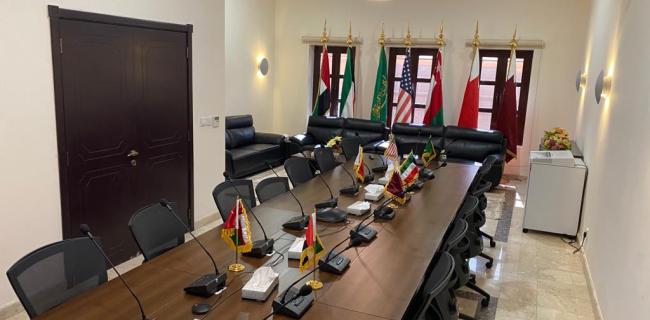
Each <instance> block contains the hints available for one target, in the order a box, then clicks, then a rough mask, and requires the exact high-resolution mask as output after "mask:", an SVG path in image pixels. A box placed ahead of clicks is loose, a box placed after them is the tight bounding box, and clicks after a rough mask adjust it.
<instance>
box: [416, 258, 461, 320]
mask: <svg viewBox="0 0 650 320" xmlns="http://www.w3.org/2000/svg"><path fill="white" fill-rule="evenodd" d="M454 269H455V262H454V258H453V257H452V256H451V255H450V254H449V253H447V252H442V253H441V254H440V256H439V257H438V259H437V261H436V262H435V263H434V265H433V267H432V268H431V272H430V273H429V275H428V277H427V279H426V280H425V283H424V285H423V289H422V292H423V293H422V297H421V303H420V304H419V307H418V310H417V311H416V314H415V316H414V317H413V319H417V320H420V319H427V320H428V319H435V320H452V319H456V314H457V307H456V306H455V302H456V298H455V296H454V293H453V291H451V290H449V286H450V282H451V281H452V280H453V277H454Z"/></svg>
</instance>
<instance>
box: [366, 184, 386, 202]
mask: <svg viewBox="0 0 650 320" xmlns="http://www.w3.org/2000/svg"><path fill="white" fill-rule="evenodd" d="M365 189H366V193H365V194H364V199H366V200H370V201H378V200H380V199H381V198H383V197H384V186H382V185H379V184H369V185H367V186H366V187H365Z"/></svg>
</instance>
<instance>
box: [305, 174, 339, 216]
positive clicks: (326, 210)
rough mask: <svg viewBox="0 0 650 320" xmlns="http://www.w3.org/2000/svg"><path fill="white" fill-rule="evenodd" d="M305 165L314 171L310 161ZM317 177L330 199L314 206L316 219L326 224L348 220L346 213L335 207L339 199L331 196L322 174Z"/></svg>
mask: <svg viewBox="0 0 650 320" xmlns="http://www.w3.org/2000/svg"><path fill="white" fill-rule="evenodd" d="M307 163H309V166H310V167H311V168H312V170H316V167H314V165H313V164H312V163H311V161H307ZM317 176H318V178H319V179H320V181H321V182H322V183H323V184H324V185H325V186H326V187H327V190H328V191H329V192H330V199H329V200H326V201H323V202H320V203H316V204H315V205H314V207H316V219H317V220H318V221H321V222H327V223H340V222H345V221H346V220H347V218H348V214H347V212H345V211H343V210H341V209H339V208H337V207H336V206H337V205H338V201H339V199H338V198H336V197H334V194H332V188H330V185H329V184H328V183H327V181H326V180H325V178H323V173H322V172H320V173H319V174H317Z"/></svg>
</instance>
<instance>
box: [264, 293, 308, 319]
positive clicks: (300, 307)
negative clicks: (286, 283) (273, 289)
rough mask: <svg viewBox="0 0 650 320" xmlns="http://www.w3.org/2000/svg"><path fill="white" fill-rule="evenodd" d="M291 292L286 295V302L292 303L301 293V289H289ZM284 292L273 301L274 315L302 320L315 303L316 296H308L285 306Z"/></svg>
mask: <svg viewBox="0 0 650 320" xmlns="http://www.w3.org/2000/svg"><path fill="white" fill-rule="evenodd" d="M287 290H288V291H289V292H288V293H287V295H286V298H285V299H286V300H285V301H291V299H292V298H293V297H295V296H296V295H297V294H298V292H299V291H300V289H299V288H295V287H291V288H289V289H287ZM284 296H285V295H284V292H282V293H281V294H278V297H277V298H275V300H273V313H275V314H281V315H284V316H287V317H291V318H294V319H300V318H301V317H302V316H303V315H304V314H305V313H306V312H307V310H309V308H311V305H312V303H313V302H314V295H313V294H308V295H306V296H303V297H299V298H296V300H294V301H291V302H289V303H287V305H286V306H285V305H284V303H285V302H283V301H282V297H284Z"/></svg>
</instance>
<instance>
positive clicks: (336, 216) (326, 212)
mask: <svg viewBox="0 0 650 320" xmlns="http://www.w3.org/2000/svg"><path fill="white" fill-rule="evenodd" d="M347 218H348V213H347V212H345V211H342V210H341V209H339V208H323V209H318V210H316V220H318V221H320V222H327V223H339V222H345V221H346V220H347Z"/></svg>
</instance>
